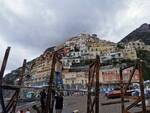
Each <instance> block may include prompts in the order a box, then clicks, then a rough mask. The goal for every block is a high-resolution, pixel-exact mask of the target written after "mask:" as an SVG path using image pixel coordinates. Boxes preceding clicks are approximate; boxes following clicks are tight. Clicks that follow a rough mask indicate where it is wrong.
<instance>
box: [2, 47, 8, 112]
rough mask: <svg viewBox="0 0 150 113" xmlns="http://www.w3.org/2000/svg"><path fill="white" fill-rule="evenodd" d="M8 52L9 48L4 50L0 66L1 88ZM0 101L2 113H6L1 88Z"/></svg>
mask: <svg viewBox="0 0 150 113" xmlns="http://www.w3.org/2000/svg"><path fill="white" fill-rule="evenodd" d="M9 52H10V47H8V48H7V49H6V52H5V55H4V59H3V63H2V66H1V70H0V85H1V86H2V81H3V75H4V71H5V68H6V64H7V60H8V56H9ZM0 100H1V106H2V111H3V113H7V112H6V107H5V104H4V99H3V88H0Z"/></svg>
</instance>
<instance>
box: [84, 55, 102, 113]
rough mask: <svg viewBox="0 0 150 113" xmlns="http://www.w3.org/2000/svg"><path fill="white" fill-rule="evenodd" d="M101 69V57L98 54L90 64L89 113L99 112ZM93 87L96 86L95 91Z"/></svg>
mask: <svg viewBox="0 0 150 113" xmlns="http://www.w3.org/2000/svg"><path fill="white" fill-rule="evenodd" d="M99 69H100V58H99V56H97V57H96V60H95V62H94V63H92V64H91V65H90V66H89V75H88V95H87V113H99V86H100V84H99ZM94 79H95V80H94ZM93 87H95V89H94V90H95V91H94V92H93V91H92V90H93V89H92V88H93ZM92 92H93V93H94V95H95V96H94V97H93V96H92ZM94 107H95V109H94Z"/></svg>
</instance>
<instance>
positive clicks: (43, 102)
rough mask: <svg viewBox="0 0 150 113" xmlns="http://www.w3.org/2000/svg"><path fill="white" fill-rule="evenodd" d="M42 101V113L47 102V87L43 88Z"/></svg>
mask: <svg viewBox="0 0 150 113" xmlns="http://www.w3.org/2000/svg"><path fill="white" fill-rule="evenodd" d="M40 96H41V97H40V102H41V109H42V113H43V112H44V110H45V104H46V92H45V89H43V90H42V91H41V92H40Z"/></svg>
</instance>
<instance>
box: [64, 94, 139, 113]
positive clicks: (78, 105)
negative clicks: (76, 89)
mask: <svg viewBox="0 0 150 113" xmlns="http://www.w3.org/2000/svg"><path fill="white" fill-rule="evenodd" d="M86 98H87V96H72V97H64V110H63V113H72V111H73V110H79V113H86V104H87V101H86ZM118 100H120V99H107V98H106V97H104V96H100V104H99V109H100V113H121V104H112V105H105V106H102V105H101V103H104V102H109V101H118ZM130 103H131V102H130ZM126 104H129V103H126ZM140 109H141V108H139V107H135V108H134V109H133V110H134V111H140ZM133 110H131V112H133Z"/></svg>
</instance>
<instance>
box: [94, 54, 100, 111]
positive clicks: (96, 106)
mask: <svg viewBox="0 0 150 113" xmlns="http://www.w3.org/2000/svg"><path fill="white" fill-rule="evenodd" d="M99 67H100V59H99V56H97V58H96V67H95V68H96V97H95V99H96V103H95V113H99Z"/></svg>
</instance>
